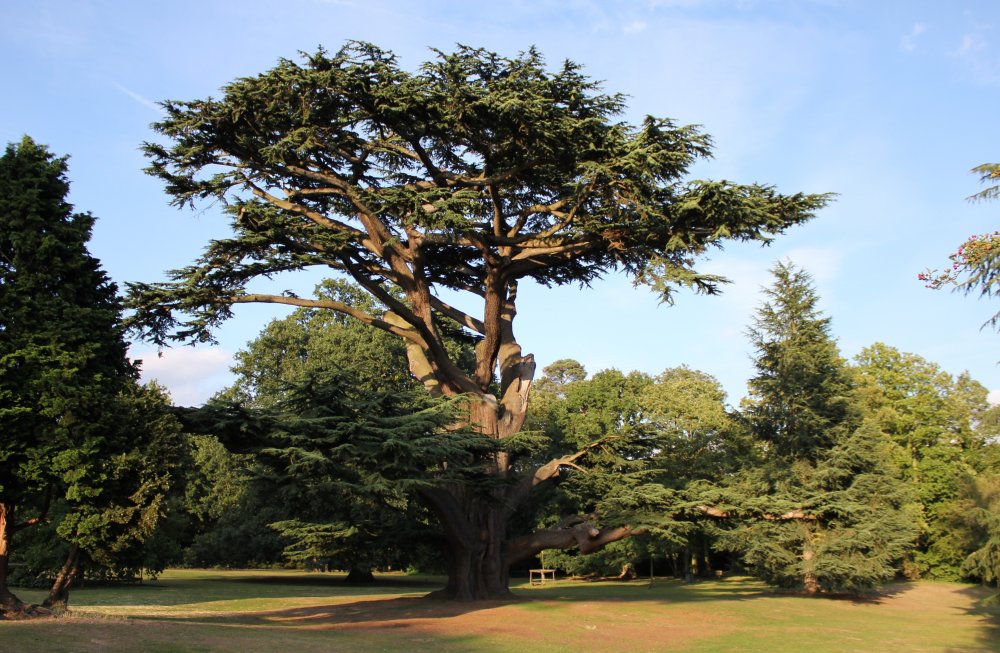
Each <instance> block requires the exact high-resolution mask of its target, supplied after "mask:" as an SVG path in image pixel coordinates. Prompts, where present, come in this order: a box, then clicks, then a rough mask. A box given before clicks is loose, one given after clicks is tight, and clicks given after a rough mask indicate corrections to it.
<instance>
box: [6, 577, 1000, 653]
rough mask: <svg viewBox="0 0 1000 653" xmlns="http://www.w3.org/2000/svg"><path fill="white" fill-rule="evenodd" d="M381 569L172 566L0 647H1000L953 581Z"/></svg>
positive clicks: (998, 615)
mask: <svg viewBox="0 0 1000 653" xmlns="http://www.w3.org/2000/svg"><path fill="white" fill-rule="evenodd" d="M378 578H379V580H378V582H377V583H376V584H375V585H374V586H370V587H350V586H347V585H344V584H342V583H341V582H340V581H339V577H336V576H330V575H323V574H317V573H305V572H291V571H205V570H172V571H168V572H167V573H165V574H163V575H162V576H161V577H160V579H159V580H158V581H155V582H146V583H145V584H143V585H138V586H130V587H94V588H84V589H80V590H75V591H74V592H73V594H72V596H71V604H70V605H71V609H72V613H71V615H70V616H67V617H63V618H59V619H43V620H33V621H16V622H15V621H7V622H0V651H2V652H7V651H11V652H13V651H23V652H29V653H30V652H33V651H45V652H48V653H54V652H62V651H66V652H68V651H73V652H76V653H84V652H102V653H103V652H105V651H108V652H118V651H122V652H124V651H129V652H132V651H144V652H146V651H148V652H156V653H166V652H169V651H213V652H214V651H237V652H244V651H247V652H251V651H261V652H264V651H267V652H268V653H271V652H273V651H277V652H278V653H298V652H300V651H301V652H312V651H324V652H326V651H337V652H341V651H343V652H354V651H359V652H368V651H405V652H406V653H420V652H423V651H428V652H430V651H434V652H441V653H452V652H459V651H461V652H470V653H477V652H482V653H494V652H496V653H500V652H516V653H528V652H529V651H530V652H531V653H535V652H540V653H542V652H557V651H572V652H574V653H578V652H580V651H629V652H641V651H671V652H692V653H694V652H712V651H741V652H744V651H745V652H753V651H761V652H767V653H781V652H784V651H796V652H799V651H805V652H807V653H827V652H830V653H834V652H836V653H843V652H848V651H850V652H864V651H873V652H878V653H895V652H897V651H899V652H907V653H918V652H923V651H927V652H930V651H940V652H949V653H958V652H966V651H995V652H1000V605H998V604H997V603H996V602H990V601H986V600H985V599H986V598H987V597H988V596H989V595H990V592H988V591H985V590H983V589H981V588H978V587H974V586H969V585H960V584H953V583H933V582H919V583H907V584H899V585H895V586H892V587H890V588H888V590H887V591H886V592H885V593H884V595H882V596H880V597H879V598H877V599H873V600H870V601H851V600H845V599H822V598H820V599H815V598H806V597H801V596H790V595H783V594H779V593H775V592H773V591H771V590H769V589H767V588H766V587H765V586H763V585H762V584H760V583H758V582H756V581H753V580H750V579H746V578H731V579H723V580H718V581H710V582H701V583H695V584H692V585H684V584H681V583H679V582H676V581H666V580H661V581H657V582H656V583H654V585H653V587H652V588H650V586H649V582H648V581H642V582H638V581H637V582H625V583H623V582H580V581H558V582H556V583H548V584H546V585H545V586H543V587H529V586H527V585H523V584H522V585H518V586H516V587H515V592H516V594H517V597H518V598H517V600H515V601H509V602H486V603H474V604H456V603H452V602H445V601H435V600H429V599H424V598H421V597H423V596H424V595H425V594H426V593H427V592H428V591H429V590H431V589H434V588H435V587H437V586H438V584H439V583H436V582H435V580H434V579H427V578H412V577H407V576H395V575H382V576H379V577H378ZM19 595H20V596H21V598H22V599H24V600H28V601H40V600H41V598H42V593H41V592H33V591H30V590H22V591H20V592H19Z"/></svg>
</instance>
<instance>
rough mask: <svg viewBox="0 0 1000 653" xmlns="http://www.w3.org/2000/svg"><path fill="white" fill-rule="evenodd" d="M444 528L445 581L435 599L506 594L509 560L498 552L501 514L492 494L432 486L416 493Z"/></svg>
mask: <svg viewBox="0 0 1000 653" xmlns="http://www.w3.org/2000/svg"><path fill="white" fill-rule="evenodd" d="M422 496H423V497H424V499H425V501H426V502H427V504H428V505H429V506H430V508H431V509H432V511H433V512H434V513H435V514H436V515H437V517H438V520H439V521H440V522H441V525H442V526H443V528H444V532H445V541H446V546H447V548H446V550H445V565H446V569H447V572H448V584H447V585H446V586H445V588H444V589H443V590H441V591H439V592H435V593H434V594H432V596H433V597H435V598H447V599H454V600H458V601H478V600H496V599H506V598H509V597H510V595H511V594H510V590H509V589H508V581H509V569H510V564H509V562H508V561H507V560H506V558H505V556H504V539H505V536H506V518H505V516H504V514H503V511H502V510H501V504H500V503H499V502H498V501H496V498H495V497H492V496H489V495H488V494H487V496H477V495H475V494H472V493H471V492H470V490H469V489H468V488H464V487H455V488H450V489H447V490H445V489H443V488H438V489H434V490H428V491H425V492H424V493H422Z"/></svg>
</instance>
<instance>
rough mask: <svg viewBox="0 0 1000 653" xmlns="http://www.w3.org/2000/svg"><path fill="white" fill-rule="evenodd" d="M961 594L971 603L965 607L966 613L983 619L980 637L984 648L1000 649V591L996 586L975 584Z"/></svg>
mask: <svg viewBox="0 0 1000 653" xmlns="http://www.w3.org/2000/svg"><path fill="white" fill-rule="evenodd" d="M959 594H962V595H963V596H966V597H968V599H969V601H970V603H971V606H970V607H968V608H965V610H964V611H965V613H966V614H970V615H975V616H977V617H980V618H981V620H982V624H983V626H982V632H981V633H980V635H979V637H978V639H979V640H980V641H981V642H982V643H983V645H984V650H990V651H1000V591H998V589H997V588H995V587H994V588H989V587H981V586H973V587H968V588H966V589H963V590H961V591H960V592H959ZM955 653H957V651H956V652H955Z"/></svg>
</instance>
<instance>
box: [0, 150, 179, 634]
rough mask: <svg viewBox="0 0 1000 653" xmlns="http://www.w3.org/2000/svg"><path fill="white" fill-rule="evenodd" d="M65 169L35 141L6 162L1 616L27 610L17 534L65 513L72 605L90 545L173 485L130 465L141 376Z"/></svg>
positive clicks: (1, 176) (65, 576) (0, 261)
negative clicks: (15, 584) (129, 407)
mask: <svg viewBox="0 0 1000 653" xmlns="http://www.w3.org/2000/svg"><path fill="white" fill-rule="evenodd" d="M66 170H67V167H66V159H65V158H59V157H55V156H53V155H52V154H51V153H50V152H49V151H48V150H47V149H46V148H45V147H43V146H41V145H38V144H36V143H35V142H34V141H32V140H31V139H30V138H28V137H25V138H24V139H23V140H22V141H21V142H20V143H18V144H16V145H14V144H11V145H9V146H8V147H7V148H6V151H5V153H4V155H3V156H2V157H0V615H2V613H3V612H5V611H12V610H14V611H16V610H20V609H22V608H23V604H22V603H21V601H20V600H19V599H18V598H17V596H15V595H14V594H13V593H12V592H11V591H10V589H9V587H8V568H9V556H10V554H11V551H12V539H13V537H14V536H15V535H16V534H17V533H18V532H19V531H21V530H23V529H25V528H27V527H29V526H32V525H36V524H39V523H42V522H45V521H47V520H48V519H49V517H51V516H53V515H55V514H57V513H58V515H59V516H60V522H59V524H58V525H57V526H58V528H57V530H58V532H59V534H60V535H61V536H62V538H63V539H64V540H65V541H66V542H67V543H68V545H69V551H68V557H67V559H66V563H65V565H64V566H63V570H62V572H61V573H60V574H59V575H58V579H57V582H56V584H55V585H54V586H53V589H52V593H51V594H50V596H49V600H48V601H47V603H50V604H62V603H65V601H66V598H67V596H68V595H67V591H68V588H69V584H70V583H71V582H72V580H73V577H74V576H75V575H77V574H78V573H79V570H80V567H81V564H83V562H84V561H85V560H86V556H87V551H88V550H90V551H96V550H97V549H98V548H99V547H101V546H104V545H106V544H108V543H109V538H110V539H113V538H118V537H120V536H123V535H125V534H126V533H131V535H130V536H133V535H137V531H135V530H134V529H133V528H132V526H135V524H136V523H137V522H139V523H145V524H147V525H148V524H149V523H150V522H151V521H155V516H156V515H155V513H156V511H155V510H153V511H152V513H151V512H149V511H143V510H141V509H140V506H138V505H136V504H135V501H134V500H135V499H136V498H138V497H139V496H143V497H144V499H143V500H142V503H146V501H147V500H149V501H152V500H153V495H156V494H158V493H159V492H162V488H163V487H165V483H166V476H165V475H160V476H157V477H156V478H155V479H153V478H151V476H150V475H149V474H147V473H146V472H151V471H152V470H153V469H154V466H153V465H151V464H150V463H149V462H147V463H143V464H141V465H135V466H134V469H132V470H131V471H130V470H127V469H126V468H125V467H126V465H125V462H124V461H125V458H127V457H128V455H130V454H131V453H133V452H134V453H135V454H136V455H138V453H139V452H138V451H136V447H137V446H138V445H139V443H140V442H141V440H142V434H141V432H143V431H145V430H146V425H143V426H136V425H135V424H132V423H131V422H132V421H131V420H128V419H125V418H124V417H123V414H122V411H120V410H118V409H119V408H122V407H123V406H124V405H125V404H123V403H121V402H123V401H125V400H126V399H125V397H126V395H128V394H134V392H135V384H136V371H135V368H134V367H133V365H132V364H131V363H130V362H129V360H128V359H127V358H126V349H127V346H126V343H125V341H124V339H123V336H122V330H121V329H120V327H119V322H120V319H121V313H120V310H121V309H120V304H119V300H118V297H117V294H116V288H115V285H114V284H113V283H111V281H110V280H109V279H108V277H107V275H106V274H105V273H104V272H103V271H102V270H101V267H100V263H99V261H98V260H97V259H96V258H94V257H93V256H91V255H90V253H89V252H88V251H87V242H88V241H89V239H90V235H91V229H92V227H93V224H94V218H93V217H92V216H91V215H89V214H86V213H75V212H73V207H72V206H71V205H70V204H69V203H68V202H67V201H66V196H67V194H68V192H69V182H68V180H67V177H66ZM149 419H150V418H143V420H140V421H143V422H146V421H148V420H149ZM158 432H159V433H160V434H166V435H167V436H168V437H169V436H170V434H171V433H173V434H174V435H176V431H171V430H170V428H167V429H166V430H160V431H158ZM150 483H152V485H150ZM154 486H155V487H157V488H160V489H159V490H154ZM148 505H149V504H148V503H146V506H145V507H148ZM57 508H58V510H57ZM112 522H118V523H117V524H115V525H112ZM140 530H143V529H141V528H140ZM145 530H146V531H147V532H148V530H150V529H149V528H146V529H145ZM102 533H103V534H102Z"/></svg>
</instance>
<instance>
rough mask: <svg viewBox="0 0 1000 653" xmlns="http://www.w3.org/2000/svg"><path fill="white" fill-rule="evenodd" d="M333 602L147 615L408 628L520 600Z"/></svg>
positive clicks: (213, 620) (161, 618)
mask: <svg viewBox="0 0 1000 653" xmlns="http://www.w3.org/2000/svg"><path fill="white" fill-rule="evenodd" d="M345 599H346V600H345V601H343V602H330V603H322V604H318V605H307V606H301V607H290V608H280V609H276V610H260V611H254V612H243V613H232V612H229V613H225V614H219V615H206V614H204V613H200V614H190V615H185V614H176V615H144V616H142V617H139V618H141V619H143V620H148V621H167V622H186V623H198V624H203V625H231V626H250V627H277V628H281V627H290V628H306V629H324V628H352V627H356V628H380V629H382V628H406V627H408V626H410V625H413V624H415V623H418V622H420V621H424V620H431V619H449V618H453V617H459V616H461V615H464V614H469V613H472V612H478V611H482V610H489V609H493V608H498V607H503V606H505V605H510V604H512V603H518V602H519V600H518V599H512V600H509V601H475V602H458V601H447V600H441V599H430V598H426V597H395V598H393V597H387V598H384V599H383V598H365V599H363V600H351V599H350V598H349V597H345Z"/></svg>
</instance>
